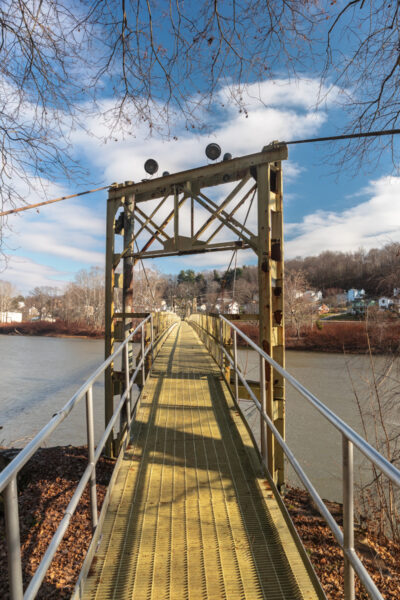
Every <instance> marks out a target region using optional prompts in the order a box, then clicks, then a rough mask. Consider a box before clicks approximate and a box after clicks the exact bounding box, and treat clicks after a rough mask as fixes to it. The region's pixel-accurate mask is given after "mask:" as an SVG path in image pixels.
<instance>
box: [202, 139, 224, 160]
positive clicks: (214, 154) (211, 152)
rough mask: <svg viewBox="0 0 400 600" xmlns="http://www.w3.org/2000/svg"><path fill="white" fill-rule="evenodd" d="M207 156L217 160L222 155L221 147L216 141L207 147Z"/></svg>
mask: <svg viewBox="0 0 400 600" xmlns="http://www.w3.org/2000/svg"><path fill="white" fill-rule="evenodd" d="M206 156H207V158H209V159H210V160H217V158H219V157H220V156H221V148H220V147H219V146H218V144H215V143H214V142H212V143H211V144H208V146H207V148H206Z"/></svg>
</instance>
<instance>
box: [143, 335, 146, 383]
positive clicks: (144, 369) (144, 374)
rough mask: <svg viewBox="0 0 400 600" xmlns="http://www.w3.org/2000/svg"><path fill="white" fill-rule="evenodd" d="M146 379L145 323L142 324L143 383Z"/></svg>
mask: <svg viewBox="0 0 400 600" xmlns="http://www.w3.org/2000/svg"><path fill="white" fill-rule="evenodd" d="M145 379H146V365H145V360H144V324H143V325H142V385H144V382H145Z"/></svg>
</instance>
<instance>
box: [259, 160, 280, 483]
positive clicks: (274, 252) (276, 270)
mask: <svg viewBox="0 0 400 600" xmlns="http://www.w3.org/2000/svg"><path fill="white" fill-rule="evenodd" d="M257 189H258V282H259V313H260V346H261V348H262V349H263V350H264V351H265V352H266V353H267V354H269V355H270V356H271V357H272V358H273V359H274V360H276V361H277V362H278V363H279V364H280V365H282V366H283V367H284V366H285V346H284V343H285V341H284V335H285V333H284V316H283V211H282V208H283V207H282V204H283V198H282V168H281V163H280V162H275V163H264V164H261V165H259V166H258V167H257ZM265 385H266V393H265V394H261V396H260V397H261V398H264V399H265V400H264V404H265V405H264V406H263V408H264V410H265V412H266V413H267V414H268V416H269V417H270V418H271V420H272V421H273V423H274V425H275V426H276V428H277V429H278V431H279V433H280V434H281V436H282V437H283V438H284V437H285V387H284V381H283V378H282V377H281V376H280V375H279V374H278V373H276V372H275V371H274V370H273V369H272V368H271V367H270V366H269V365H268V363H266V364H265ZM260 422H261V443H262V444H263V445H265V444H266V448H265V447H262V449H261V450H262V454H263V455H264V456H265V455H267V457H268V470H269V472H270V474H271V476H272V477H273V479H274V482H275V483H276V485H277V486H278V488H279V489H281V488H282V487H283V486H284V484H285V469H284V457H283V452H282V450H281V448H280V446H279V444H278V443H277V442H275V440H274V436H273V434H272V433H271V432H270V431H269V429H267V426H266V424H265V422H264V421H263V420H262V419H261V420H260Z"/></svg>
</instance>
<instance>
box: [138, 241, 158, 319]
mask: <svg viewBox="0 0 400 600" xmlns="http://www.w3.org/2000/svg"><path fill="white" fill-rule="evenodd" d="M135 244H136V250H137V251H138V253H140V250H139V246H138V243H137V240H135ZM139 260H140V264H141V265H142V269H143V273H144V276H145V278H146V282H147V286H148V288H149V290H150V294H151V297H152V299H153V305H154V308H155V304H156V300H155V298H154V294H153V290H152V289H151V285H150V281H149V278H148V276H147V271H146V269H145V266H144V263H143V259H142V258H141V257H140V258H139Z"/></svg>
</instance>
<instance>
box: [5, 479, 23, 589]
mask: <svg viewBox="0 0 400 600" xmlns="http://www.w3.org/2000/svg"><path fill="white" fill-rule="evenodd" d="M3 494H4V513H5V521H6V541H7V556H8V577H9V586H10V598H11V600H22V598H23V595H24V590H23V585H22V564H21V543H20V536H19V516H18V487H17V475H15V477H13V478H12V479H11V481H10V483H9V484H8V485H7V487H6V488H5V489H4V492H3Z"/></svg>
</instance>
